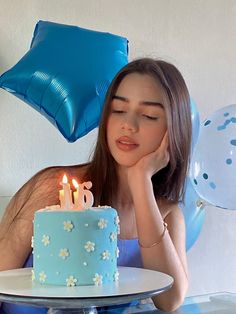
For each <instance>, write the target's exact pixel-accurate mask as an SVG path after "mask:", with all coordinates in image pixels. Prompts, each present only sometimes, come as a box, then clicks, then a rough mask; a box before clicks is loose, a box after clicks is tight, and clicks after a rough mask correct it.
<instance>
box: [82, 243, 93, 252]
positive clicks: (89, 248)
mask: <svg viewBox="0 0 236 314" xmlns="http://www.w3.org/2000/svg"><path fill="white" fill-rule="evenodd" d="M84 248H85V250H86V251H87V252H93V251H94V249H95V243H94V242H90V241H88V242H87V243H86V244H85V246H84Z"/></svg>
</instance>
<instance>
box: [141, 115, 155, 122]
mask: <svg viewBox="0 0 236 314" xmlns="http://www.w3.org/2000/svg"><path fill="white" fill-rule="evenodd" d="M143 116H144V117H145V118H147V119H148V120H154V121H156V120H158V117H155V116H149V115H147V114H144V115H143Z"/></svg>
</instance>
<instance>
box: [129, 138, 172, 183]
mask: <svg viewBox="0 0 236 314" xmlns="http://www.w3.org/2000/svg"><path fill="white" fill-rule="evenodd" d="M168 145H169V141H168V133H167V132H166V133H165V135H164V137H163V139H162V142H161V144H160V146H159V147H158V148H157V149H156V150H155V151H154V152H152V153H150V154H148V155H145V156H143V157H142V158H141V159H140V160H139V161H138V162H137V163H136V164H134V165H133V166H131V167H129V169H128V179H129V180H135V177H136V176H137V175H138V176H140V175H141V176H147V177H149V178H151V177H152V176H153V175H154V174H155V173H157V172H158V171H160V170H161V169H163V168H165V167H166V166H167V164H168V162H169V160H170V155H169V151H168Z"/></svg>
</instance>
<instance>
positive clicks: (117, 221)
mask: <svg viewBox="0 0 236 314" xmlns="http://www.w3.org/2000/svg"><path fill="white" fill-rule="evenodd" d="M119 223H120V218H119V216H118V215H116V217H115V225H116V226H118V225H119Z"/></svg>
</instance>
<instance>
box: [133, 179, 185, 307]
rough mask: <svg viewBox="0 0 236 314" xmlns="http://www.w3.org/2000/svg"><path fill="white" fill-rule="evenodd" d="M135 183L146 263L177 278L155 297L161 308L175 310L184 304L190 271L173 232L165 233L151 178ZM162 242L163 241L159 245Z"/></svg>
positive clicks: (136, 203)
mask: <svg viewBox="0 0 236 314" xmlns="http://www.w3.org/2000/svg"><path fill="white" fill-rule="evenodd" d="M134 182H135V183H133V184H135V185H133V188H131V189H132V196H133V201H134V207H135V216H136V223H137V231H138V237H139V242H140V244H141V254H142V260H143V266H144V268H147V269H153V270H157V271H161V272H164V273H167V274H169V275H171V276H172V277H173V279H174V284H173V286H172V288H171V289H170V290H169V291H167V292H164V293H162V294H160V295H159V296H157V297H155V298H154V302H155V305H156V306H157V307H158V308H160V309H163V310H170V309H171V310H173V309H174V308H176V307H178V306H179V305H180V304H181V302H182V301H183V298H184V296H185V294H186V291H187V287H188V279H187V274H186V273H187V270H186V269H185V267H184V265H183V263H182V262H181V258H180V257H179V255H178V252H177V251H176V248H175V246H174V244H173V241H172V239H171V237H170V233H169V232H168V231H167V230H166V232H165V233H164V235H163V231H164V225H163V218H162V215H161V212H160V210H159V208H158V206H157V203H156V200H155V197H154V194H153V189H152V182H151V179H149V178H146V177H145V176H143V177H141V176H137V177H136V179H135V180H134ZM169 228H172V226H169ZM170 231H171V230H170ZM159 240H160V241H159ZM158 242H160V243H159V244H156V245H155V243H158ZM152 245H153V246H152ZM143 247H145V248H143Z"/></svg>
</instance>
